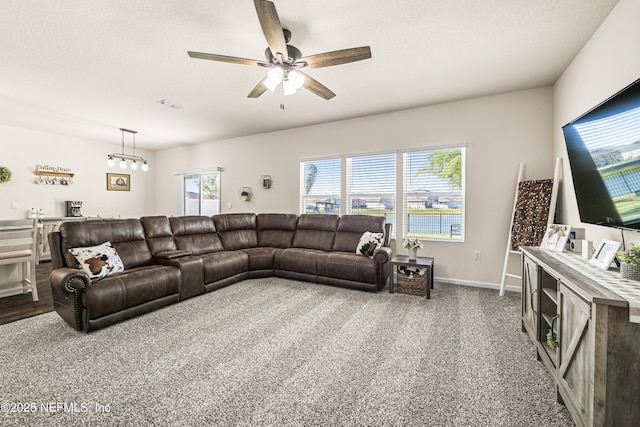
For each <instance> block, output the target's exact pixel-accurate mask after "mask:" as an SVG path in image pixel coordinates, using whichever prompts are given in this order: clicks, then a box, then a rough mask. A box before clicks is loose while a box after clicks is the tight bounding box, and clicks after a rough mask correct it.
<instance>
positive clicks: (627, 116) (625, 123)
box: [562, 79, 640, 230]
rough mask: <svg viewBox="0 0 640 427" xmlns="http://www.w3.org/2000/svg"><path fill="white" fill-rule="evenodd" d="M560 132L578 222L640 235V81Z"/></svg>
mask: <svg viewBox="0 0 640 427" xmlns="http://www.w3.org/2000/svg"><path fill="white" fill-rule="evenodd" d="M562 131H563V133H564V140H565V143H566V145H567V154H568V156H569V164H570V167H571V174H572V176H573V186H574V188H575V191H576V199H577V202H578V211H579V213H580V220H581V221H582V222H585V223H588V224H597V225H604V226H609V227H618V228H630V229H636V230H640V79H638V80H636V81H635V82H634V83H632V84H630V85H629V86H627V87H626V88H624V89H622V90H621V91H620V92H618V93H616V94H615V95H613V96H612V97H610V98H608V99H607V100H605V101H604V102H602V103H601V104H599V105H597V106H596V107H595V108H593V109H591V110H589V111H588V112H586V113H585V114H583V115H582V116H580V117H578V118H577V119H575V120H574V121H572V122H571V123H568V124H567V125H565V126H563V128H562Z"/></svg>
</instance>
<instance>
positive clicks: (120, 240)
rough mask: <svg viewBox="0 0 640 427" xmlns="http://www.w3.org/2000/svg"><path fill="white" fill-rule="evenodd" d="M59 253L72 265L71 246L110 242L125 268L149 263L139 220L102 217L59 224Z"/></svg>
mask: <svg viewBox="0 0 640 427" xmlns="http://www.w3.org/2000/svg"><path fill="white" fill-rule="evenodd" d="M60 235H61V237H62V253H63V254H64V257H65V263H66V264H67V265H68V266H70V267H71V266H75V265H76V261H75V258H74V256H73V255H72V254H71V253H69V249H71V248H79V247H87V246H97V245H100V244H102V243H105V242H111V244H112V245H113V247H114V248H115V250H116V252H118V255H119V256H120V259H122V264H123V265H124V269H125V270H127V269H129V268H135V267H142V266H144V265H150V264H151V263H152V260H153V258H152V256H151V251H150V250H149V246H147V241H146V239H145V234H144V229H143V228H142V223H141V222H140V220H138V219H104V220H91V221H69V222H63V223H62V225H61V226H60Z"/></svg>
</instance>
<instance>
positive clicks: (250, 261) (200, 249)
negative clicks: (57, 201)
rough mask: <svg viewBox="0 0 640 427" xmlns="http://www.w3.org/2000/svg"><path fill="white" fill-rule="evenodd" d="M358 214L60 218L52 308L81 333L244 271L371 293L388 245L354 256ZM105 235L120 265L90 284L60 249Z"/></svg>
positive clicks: (370, 219) (365, 223)
mask: <svg viewBox="0 0 640 427" xmlns="http://www.w3.org/2000/svg"><path fill="white" fill-rule="evenodd" d="M365 231H370V232H386V233H387V235H388V226H387V227H386V229H385V220H384V218H382V217H374V216H367V215H346V216H342V217H339V216H337V215H313V214H310V215H306V214H303V215H300V216H298V215H295V214H257V215H256V214H252V213H241V214H220V215H215V216H213V217H207V216H182V217H166V216H147V217H143V218H141V219H127V220H96V221H84V222H67V223H63V225H62V226H61V228H60V231H59V232H54V233H52V234H51V235H50V244H51V249H52V252H54V253H53V254H52V262H53V263H54V270H53V272H52V273H51V276H50V279H51V286H52V290H53V298H54V308H55V309H56V311H57V312H58V313H59V314H60V316H61V317H62V318H63V319H64V320H65V321H66V322H67V323H69V324H71V325H72V326H73V327H75V328H76V329H78V330H84V331H91V330H94V329H98V328H101V327H104V326H107V325H110V324H112V323H115V322H119V321H121V320H124V319H127V318H130V317H133V316H137V315H139V314H142V313H146V312H148V311H151V310H155V309H156V308H159V307H162V306H164V305H168V304H171V303H174V302H177V301H180V300H183V299H187V298H190V297H194V296H197V295H200V294H202V293H204V292H209V291H212V290H215V289H218V288H221V287H223V286H227V285H230V284H233V283H236V282H239V281H241V280H244V279H247V278H255V277H271V276H277V277H284V278H290V279H296V280H304V281H308V282H313V283H322V284H329V285H337V286H344V287H350V288H354V289H362V290H369V291H379V290H381V289H382V288H384V286H385V284H386V279H387V277H388V261H389V259H390V255H391V250H390V248H388V247H386V246H385V247H381V248H377V249H376V252H375V253H374V257H373V259H372V258H369V257H367V256H363V255H361V254H357V253H356V247H357V246H358V243H359V240H360V237H361V236H362V234H363V233H364V232H365ZM107 241H110V242H112V244H113V246H114V248H115V249H116V251H117V252H118V254H119V255H120V257H121V258H122V261H123V264H124V266H125V271H123V272H121V273H117V274H114V275H111V276H107V277H104V278H102V279H99V280H95V281H93V282H92V281H91V280H90V279H89V277H88V276H87V275H86V274H85V273H84V272H82V270H79V269H78V266H77V264H76V261H75V258H74V257H73V256H72V255H71V254H70V253H68V249H70V248H75V247H88V246H96V245H99V244H102V243H104V242H107Z"/></svg>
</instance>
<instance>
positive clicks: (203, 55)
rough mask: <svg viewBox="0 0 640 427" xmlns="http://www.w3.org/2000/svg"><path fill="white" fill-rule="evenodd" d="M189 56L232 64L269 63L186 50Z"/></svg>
mask: <svg viewBox="0 0 640 427" xmlns="http://www.w3.org/2000/svg"><path fill="white" fill-rule="evenodd" d="M187 53H188V54H189V56H190V57H192V58H198V59H208V60H209V61H219V62H230V63H232V64H241V65H262V66H264V65H269V64H267V63H265V62H264V61H257V60H255V59H247V58H237V57H235V56H225V55H216V54H213V53H202V52H191V51H188V52H187Z"/></svg>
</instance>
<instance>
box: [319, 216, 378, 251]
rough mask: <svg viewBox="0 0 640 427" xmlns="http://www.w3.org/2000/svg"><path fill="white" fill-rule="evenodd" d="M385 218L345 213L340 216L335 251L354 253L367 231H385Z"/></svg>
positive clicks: (334, 244) (334, 245)
mask: <svg viewBox="0 0 640 427" xmlns="http://www.w3.org/2000/svg"><path fill="white" fill-rule="evenodd" d="M385 222H386V220H385V218H384V217H382V216H370V215H343V216H341V217H340V221H339V223H338V229H337V231H336V238H335V241H334V243H333V248H332V249H333V252H351V253H354V252H355V251H356V249H357V248H358V244H359V242H360V238H361V237H362V234H363V233H364V232H366V231H369V232H371V233H384V230H385Z"/></svg>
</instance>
